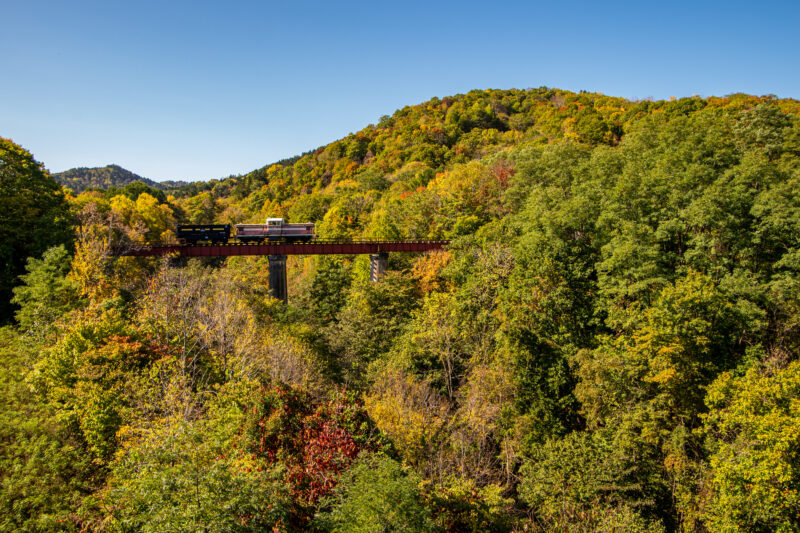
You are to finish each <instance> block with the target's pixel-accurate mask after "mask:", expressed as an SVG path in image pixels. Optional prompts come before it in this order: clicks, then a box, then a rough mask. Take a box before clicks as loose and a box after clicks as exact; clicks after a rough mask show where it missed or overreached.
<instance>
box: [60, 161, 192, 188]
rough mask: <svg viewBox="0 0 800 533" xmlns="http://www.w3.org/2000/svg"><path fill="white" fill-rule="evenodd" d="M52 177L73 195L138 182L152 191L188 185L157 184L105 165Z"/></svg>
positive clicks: (176, 183)
mask: <svg viewBox="0 0 800 533" xmlns="http://www.w3.org/2000/svg"><path fill="white" fill-rule="evenodd" d="M53 177H54V178H55V179H56V181H58V182H59V183H61V184H62V185H63V186H64V187H66V188H68V189H70V190H72V192H73V193H81V192H83V191H85V190H87V189H110V188H112V187H115V188H121V187H125V186H126V185H128V184H129V183H135V182H140V183H143V184H145V185H147V186H148V187H152V188H154V189H163V190H167V189H173V188H178V187H182V186H185V185H188V183H186V182H183V181H165V182H157V181H153V180H151V179H148V178H143V177H142V176H140V175H138V174H134V173H133V172H131V171H130V170H127V169H124V168H122V167H120V166H119V165H107V166H104V167H96V168H86V167H81V168H71V169H69V170H65V171H64V172H57V173H55V174H53Z"/></svg>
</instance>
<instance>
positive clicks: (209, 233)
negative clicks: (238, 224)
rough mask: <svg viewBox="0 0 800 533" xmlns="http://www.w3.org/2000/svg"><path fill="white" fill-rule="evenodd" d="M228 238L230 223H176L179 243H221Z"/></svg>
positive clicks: (229, 235) (229, 236)
mask: <svg viewBox="0 0 800 533" xmlns="http://www.w3.org/2000/svg"><path fill="white" fill-rule="evenodd" d="M230 238H231V225H230V224H178V242H180V243H181V244H197V243H198V242H210V243H211V244H222V243H225V242H228V240H230Z"/></svg>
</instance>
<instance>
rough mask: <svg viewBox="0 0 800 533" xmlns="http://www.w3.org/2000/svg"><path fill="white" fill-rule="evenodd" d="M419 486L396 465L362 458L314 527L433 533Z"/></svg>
mask: <svg viewBox="0 0 800 533" xmlns="http://www.w3.org/2000/svg"><path fill="white" fill-rule="evenodd" d="M418 483H419V479H418V478H417V477H416V476H414V475H413V474H407V473H405V472H404V471H403V469H402V467H401V466H400V463H398V462H397V461H395V460H393V459H390V458H388V457H385V456H382V455H371V454H364V455H362V456H361V457H360V458H359V460H358V461H357V462H356V463H355V464H354V465H353V466H352V467H351V468H350V470H348V471H347V472H346V473H345V474H344V475H343V476H342V478H341V480H340V481H339V485H338V486H337V487H336V489H335V491H334V494H333V496H332V497H331V498H330V499H329V501H328V505H329V506H330V511H327V512H322V513H319V514H318V515H317V516H316V518H315V525H317V527H319V528H320V529H322V530H326V531H332V532H341V533H345V532H347V533H350V532H352V533H372V532H375V533H378V532H388V531H419V532H423V531H433V521H432V519H431V514H430V511H429V510H428V509H427V508H426V507H425V505H424V503H423V500H422V496H421V494H420V491H419V488H418Z"/></svg>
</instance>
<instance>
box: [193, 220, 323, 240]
mask: <svg viewBox="0 0 800 533" xmlns="http://www.w3.org/2000/svg"><path fill="white" fill-rule="evenodd" d="M234 228H235V229H236V232H235V233H234V232H232V231H231V225H230V224H178V242H180V243H181V244H191V245H196V244H200V243H203V244H225V243H228V242H230V241H235V242H242V243H263V242H309V241H311V240H313V239H314V224H313V223H312V222H301V223H294V224H292V223H288V222H286V221H284V220H283V219H282V218H268V219H267V221H266V223H265V224H236V225H235V226H234Z"/></svg>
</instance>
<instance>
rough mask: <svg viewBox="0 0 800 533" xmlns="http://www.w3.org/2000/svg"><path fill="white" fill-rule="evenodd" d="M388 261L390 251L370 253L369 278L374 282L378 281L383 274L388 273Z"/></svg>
mask: <svg viewBox="0 0 800 533" xmlns="http://www.w3.org/2000/svg"><path fill="white" fill-rule="evenodd" d="M388 263H389V253H388V252H379V253H377V254H369V280H370V281H371V282H372V283H377V282H379V281H380V280H381V278H382V277H383V275H384V274H385V273H386V266H387V265H388Z"/></svg>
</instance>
